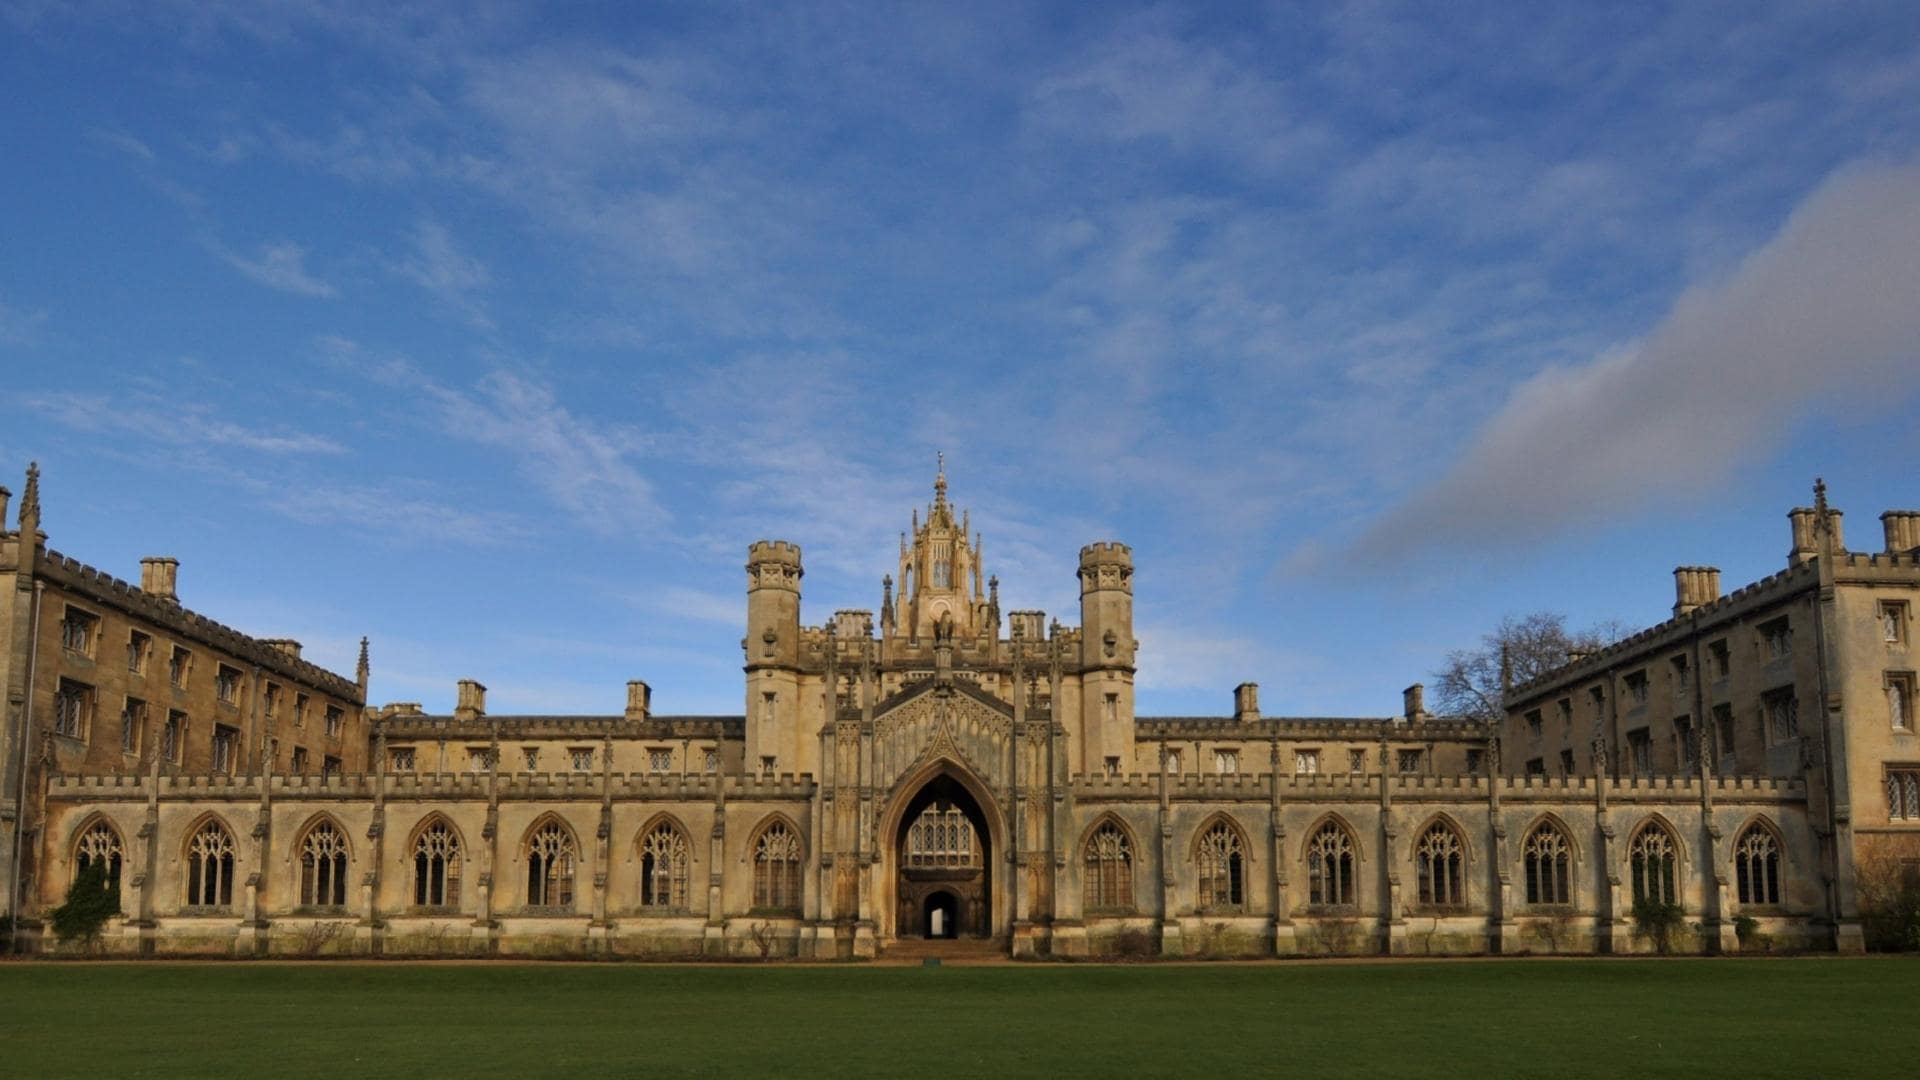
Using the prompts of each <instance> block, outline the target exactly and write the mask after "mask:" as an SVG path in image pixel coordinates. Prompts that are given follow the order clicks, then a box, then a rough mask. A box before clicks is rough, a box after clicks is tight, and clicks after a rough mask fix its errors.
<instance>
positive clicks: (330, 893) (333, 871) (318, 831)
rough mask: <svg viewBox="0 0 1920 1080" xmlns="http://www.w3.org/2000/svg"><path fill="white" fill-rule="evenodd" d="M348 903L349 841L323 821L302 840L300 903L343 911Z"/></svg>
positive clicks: (330, 823) (332, 825) (327, 822)
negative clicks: (343, 907) (340, 908)
mask: <svg viewBox="0 0 1920 1080" xmlns="http://www.w3.org/2000/svg"><path fill="white" fill-rule="evenodd" d="M346 902H347V838H346V837H344V836H342V835H340V830H339V829H338V828H336V827H335V826H334V824H333V823H332V822H330V821H322V822H319V823H318V824H316V825H314V827H313V828H311V829H308V830H307V834H306V835H305V836H303V837H301V838H300V903H301V905H302V906H305V907H340V906H343V905H345V904H346Z"/></svg>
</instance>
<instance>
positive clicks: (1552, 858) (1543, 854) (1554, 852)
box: [1526, 822, 1573, 904]
mask: <svg viewBox="0 0 1920 1080" xmlns="http://www.w3.org/2000/svg"><path fill="white" fill-rule="evenodd" d="M1526 862H1527V903H1529V904H1570V903H1572V902H1573V890H1572V889H1571V888H1570V887H1569V885H1570V881H1569V879H1570V878H1571V876H1572V870H1573V846H1572V845H1571V844H1568V843H1567V836H1566V834H1565V833H1563V832H1561V831H1560V829H1559V827H1558V826H1556V825H1553V824H1551V823H1549V822H1541V823H1540V827H1539V828H1537V829H1535V830H1533V831H1532V832H1530V833H1528V834H1527V843H1526Z"/></svg>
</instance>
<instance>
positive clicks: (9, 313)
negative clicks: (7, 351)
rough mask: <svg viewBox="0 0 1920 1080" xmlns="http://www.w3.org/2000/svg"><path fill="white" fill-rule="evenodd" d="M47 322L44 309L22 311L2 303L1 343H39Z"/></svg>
mask: <svg viewBox="0 0 1920 1080" xmlns="http://www.w3.org/2000/svg"><path fill="white" fill-rule="evenodd" d="M46 322H47V313H46V312H44V311H22V310H20V309H19V308H16V307H9V306H7V305H6V304H4V303H0V345H34V344H38V343H39V341H40V334H41V331H42V330H43V329H44V328H45V326H46Z"/></svg>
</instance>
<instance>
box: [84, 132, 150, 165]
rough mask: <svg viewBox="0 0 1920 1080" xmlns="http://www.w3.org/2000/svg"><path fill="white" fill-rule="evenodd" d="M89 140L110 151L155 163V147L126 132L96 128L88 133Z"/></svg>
mask: <svg viewBox="0 0 1920 1080" xmlns="http://www.w3.org/2000/svg"><path fill="white" fill-rule="evenodd" d="M87 138H88V139H90V140H92V141H93V142H94V143H95V144H97V145H99V146H104V147H106V148H107V149H109V150H112V151H114V152H116V153H121V154H125V155H127V156H128V157H131V158H134V159H136V160H139V161H143V162H149V163H150V162H152V161H153V156H154V155H153V147H151V146H148V145H147V144H146V143H145V142H142V141H141V140H139V139H136V138H134V137H133V136H131V135H129V134H127V133H126V132H124V131H114V130H112V129H109V128H94V129H93V130H92V131H89V132H87Z"/></svg>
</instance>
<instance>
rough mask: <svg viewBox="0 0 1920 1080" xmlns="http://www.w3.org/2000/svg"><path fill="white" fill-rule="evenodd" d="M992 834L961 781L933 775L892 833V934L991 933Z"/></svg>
mask: <svg viewBox="0 0 1920 1080" xmlns="http://www.w3.org/2000/svg"><path fill="white" fill-rule="evenodd" d="M992 848H993V842H992V836H991V833H990V832H989V830H988V828H987V818H986V814H985V813H983V812H982V811H981V808H980V804H979V803H978V802H977V801H976V800H975V799H974V797H973V794H972V793H971V792H969V791H968V790H967V789H966V787H965V786H964V785H962V784H961V783H960V782H959V781H958V780H956V779H955V778H953V777H952V776H948V775H946V774H941V775H938V776H935V777H933V778H932V779H931V780H928V781H927V783H926V784H925V785H924V786H923V787H921V789H920V790H919V791H918V792H917V793H916V794H915V795H914V797H913V798H912V800H910V801H909V802H908V804H907V806H906V811H905V812H904V813H903V814H901V815H900V825H899V828H898V830H897V832H896V835H895V836H894V848H893V855H894V897H895V909H894V933H895V935H896V936H898V937H903V938H913V937H917V938H985V937H991V936H992V935H993V879H992V866H993V860H992V854H993V851H992Z"/></svg>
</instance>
